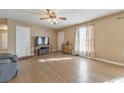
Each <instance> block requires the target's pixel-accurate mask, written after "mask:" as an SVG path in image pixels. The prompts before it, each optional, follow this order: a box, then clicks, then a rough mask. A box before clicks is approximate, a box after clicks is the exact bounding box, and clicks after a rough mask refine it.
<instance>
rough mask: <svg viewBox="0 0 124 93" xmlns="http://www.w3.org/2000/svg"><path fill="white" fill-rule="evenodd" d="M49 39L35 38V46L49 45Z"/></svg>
mask: <svg viewBox="0 0 124 93" xmlns="http://www.w3.org/2000/svg"><path fill="white" fill-rule="evenodd" d="M48 44H49V37H43V36H37V37H36V38H35V45H48Z"/></svg>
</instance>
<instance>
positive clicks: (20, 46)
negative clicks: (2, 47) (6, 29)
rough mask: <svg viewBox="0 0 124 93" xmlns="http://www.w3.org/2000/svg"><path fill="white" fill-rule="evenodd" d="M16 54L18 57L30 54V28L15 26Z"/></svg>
mask: <svg viewBox="0 0 124 93" xmlns="http://www.w3.org/2000/svg"><path fill="white" fill-rule="evenodd" d="M16 54H17V55H18V56H19V57H24V56H29V55H30V28H29V27H23V26H16Z"/></svg>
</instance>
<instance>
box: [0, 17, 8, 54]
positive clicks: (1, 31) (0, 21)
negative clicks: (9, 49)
mask: <svg viewBox="0 0 124 93" xmlns="http://www.w3.org/2000/svg"><path fill="white" fill-rule="evenodd" d="M0 24H4V25H7V19H6V18H0ZM5 31H7V30H4V29H0V52H3V51H5V50H3V49H2V33H3V32H5Z"/></svg>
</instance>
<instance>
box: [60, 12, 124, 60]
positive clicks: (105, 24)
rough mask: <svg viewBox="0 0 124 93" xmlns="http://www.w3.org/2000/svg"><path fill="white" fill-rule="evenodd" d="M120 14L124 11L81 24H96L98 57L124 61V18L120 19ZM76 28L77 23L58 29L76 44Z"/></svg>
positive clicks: (66, 38)
mask: <svg viewBox="0 0 124 93" xmlns="http://www.w3.org/2000/svg"><path fill="white" fill-rule="evenodd" d="M120 16H124V13H118V14H114V15H111V16H107V17H103V18H100V19H96V20H93V21H90V22H86V23H82V24H79V25H86V24H89V23H94V24H95V55H96V57H98V58H103V59H108V60H113V61H119V62H124V19H121V20H118V19H117V17H120ZM75 28H76V25H74V26H71V27H67V28H65V29H63V30H58V31H64V32H65V40H70V41H71V42H72V43H73V45H74V38H75V35H74V34H75Z"/></svg>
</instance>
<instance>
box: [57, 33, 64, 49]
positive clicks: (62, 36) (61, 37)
mask: <svg viewBox="0 0 124 93" xmlns="http://www.w3.org/2000/svg"><path fill="white" fill-rule="evenodd" d="M63 43H64V32H58V50H62V44H63Z"/></svg>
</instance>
